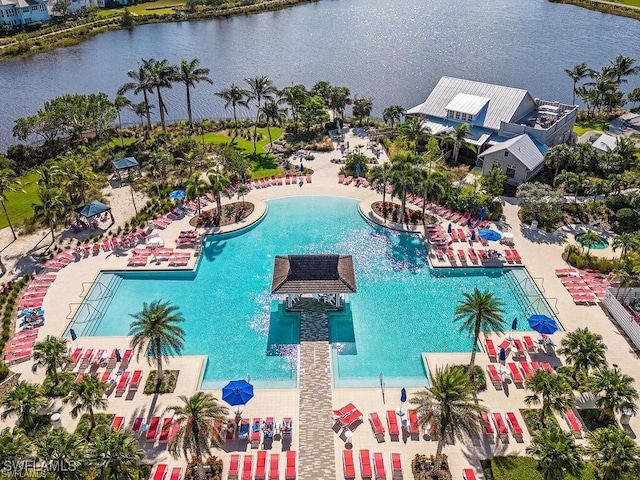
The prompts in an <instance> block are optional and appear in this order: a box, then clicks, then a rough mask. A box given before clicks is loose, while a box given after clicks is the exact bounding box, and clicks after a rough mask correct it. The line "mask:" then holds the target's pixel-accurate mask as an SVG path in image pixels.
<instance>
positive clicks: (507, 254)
mask: <svg viewBox="0 0 640 480" xmlns="http://www.w3.org/2000/svg"><path fill="white" fill-rule="evenodd" d="M504 258H506V259H507V262H509V263H513V255H511V250H508V249H506V250H505V251H504Z"/></svg>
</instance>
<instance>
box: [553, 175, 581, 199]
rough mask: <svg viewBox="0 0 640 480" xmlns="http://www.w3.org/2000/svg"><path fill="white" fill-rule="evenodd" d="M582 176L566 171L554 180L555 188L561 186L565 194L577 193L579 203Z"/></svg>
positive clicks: (576, 197)
mask: <svg viewBox="0 0 640 480" xmlns="http://www.w3.org/2000/svg"><path fill="white" fill-rule="evenodd" d="M580 184H581V180H580V174H578V173H574V172H570V171H568V170H565V171H564V172H562V173H560V175H558V176H557V177H555V178H554V179H553V186H554V187H557V186H558V185H561V186H562V188H563V190H564V191H565V192H570V191H573V192H574V193H575V201H576V202H577V201H578V189H579V188H580Z"/></svg>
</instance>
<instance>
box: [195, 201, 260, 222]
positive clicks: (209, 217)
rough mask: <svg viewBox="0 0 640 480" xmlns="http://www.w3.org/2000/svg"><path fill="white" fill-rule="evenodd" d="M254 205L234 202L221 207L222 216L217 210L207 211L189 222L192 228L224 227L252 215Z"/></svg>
mask: <svg viewBox="0 0 640 480" xmlns="http://www.w3.org/2000/svg"><path fill="white" fill-rule="evenodd" d="M254 209H255V205H254V204H253V203H251V202H234V203H229V204H227V205H223V206H222V215H218V209H217V208H214V209H212V210H207V211H206V212H202V213H201V214H200V215H196V216H195V217H193V218H192V219H191V220H189V225H191V226H192V227H224V226H225V225H233V224H234V223H238V222H241V221H242V220H244V219H245V218H247V217H248V216H249V215H251V214H252V213H253V211H254Z"/></svg>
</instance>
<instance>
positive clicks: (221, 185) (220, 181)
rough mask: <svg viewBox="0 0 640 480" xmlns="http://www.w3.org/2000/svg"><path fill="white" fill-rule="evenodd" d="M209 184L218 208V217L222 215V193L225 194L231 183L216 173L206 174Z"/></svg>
mask: <svg viewBox="0 0 640 480" xmlns="http://www.w3.org/2000/svg"><path fill="white" fill-rule="evenodd" d="M207 178H208V179H209V184H210V185H211V193H213V196H214V197H215V199H216V207H217V208H218V216H220V215H222V198H221V196H222V193H223V192H226V191H227V190H226V188H227V186H228V185H229V183H231V182H230V181H229V179H228V178H227V177H225V176H224V175H223V174H222V173H220V172H218V171H215V170H214V171H212V172H209V173H207Z"/></svg>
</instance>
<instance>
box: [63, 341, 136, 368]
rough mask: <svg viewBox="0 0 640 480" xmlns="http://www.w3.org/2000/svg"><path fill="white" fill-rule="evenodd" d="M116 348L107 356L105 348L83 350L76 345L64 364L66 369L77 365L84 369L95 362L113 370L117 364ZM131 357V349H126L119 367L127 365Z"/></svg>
mask: <svg viewBox="0 0 640 480" xmlns="http://www.w3.org/2000/svg"><path fill="white" fill-rule="evenodd" d="M116 350H117V349H113V350H112V351H111V354H110V355H109V357H107V356H106V355H105V353H106V350H103V349H100V350H95V349H93V348H88V349H87V350H85V349H84V348H82V347H78V348H76V349H75V350H73V352H72V353H71V356H70V358H69V362H68V363H67V365H66V366H65V370H66V371H71V370H73V369H74V368H76V367H77V366H78V367H79V369H80V370H84V369H86V368H87V367H89V365H91V364H96V365H97V366H98V367H100V366H105V367H106V368H107V370H113V369H114V368H115V367H116V364H118V352H116ZM132 357H133V350H132V349H130V348H129V349H127V350H125V352H124V354H123V355H122V357H121V360H120V362H119V363H120V364H119V369H120V370H124V369H126V368H127V367H128V366H129V362H130V361H131V358H132Z"/></svg>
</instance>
